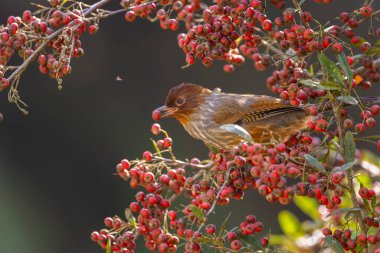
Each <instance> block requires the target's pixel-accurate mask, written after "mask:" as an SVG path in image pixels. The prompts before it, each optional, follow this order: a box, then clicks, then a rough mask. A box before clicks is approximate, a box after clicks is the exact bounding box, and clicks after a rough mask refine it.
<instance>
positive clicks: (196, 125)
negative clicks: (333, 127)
mask: <svg viewBox="0 0 380 253" xmlns="http://www.w3.org/2000/svg"><path fill="white" fill-rule="evenodd" d="M330 107H331V106H330ZM308 108H309V106H293V105H290V104H289V103H288V102H286V101H284V100H282V99H279V98H275V97H271V96H267V95H254V94H233V93H223V92H218V91H211V90H210V89H207V88H205V87H203V86H201V85H198V84H193V83H181V84H179V85H177V86H174V87H173V88H171V89H170V91H169V93H168V95H167V97H166V101H165V105H164V106H161V107H159V108H157V109H155V110H154V111H153V113H152V118H153V119H154V120H160V119H162V118H168V117H172V118H175V119H176V120H177V121H178V122H179V123H180V124H181V125H182V126H183V127H184V129H185V130H186V131H187V132H188V133H189V134H190V135H191V136H192V137H193V138H195V139H199V140H202V141H203V142H204V143H205V144H206V146H208V147H212V148H216V149H232V148H233V147H235V146H237V145H238V144H239V143H241V141H242V140H244V138H242V136H247V135H248V136H249V137H248V138H250V140H252V141H253V142H256V143H271V142H285V141H287V140H288V139H289V138H290V137H292V136H294V135H296V134H297V133H298V132H299V131H300V130H302V129H305V128H307V123H308V122H309V121H310V120H312V119H313V117H315V116H313V115H312V114H311V113H310V110H309V109H308ZM245 139H246V138H245Z"/></svg>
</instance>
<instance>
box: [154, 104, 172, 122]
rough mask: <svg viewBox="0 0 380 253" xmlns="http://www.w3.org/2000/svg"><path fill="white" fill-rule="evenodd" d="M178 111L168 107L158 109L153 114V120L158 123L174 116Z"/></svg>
mask: <svg viewBox="0 0 380 253" xmlns="http://www.w3.org/2000/svg"><path fill="white" fill-rule="evenodd" d="M177 111H178V108H176V107H167V106H166V105H164V106H161V107H158V108H157V109H155V110H154V111H153V112H152V118H153V120H155V121H157V120H160V119H162V118H167V117H170V116H172V115H173V114H174V113H176V112H177Z"/></svg>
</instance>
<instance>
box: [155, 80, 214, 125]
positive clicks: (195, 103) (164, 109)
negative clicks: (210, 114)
mask: <svg viewBox="0 0 380 253" xmlns="http://www.w3.org/2000/svg"><path fill="white" fill-rule="evenodd" d="M211 93H212V92H211V91H210V90H209V89H206V88H204V87H202V86H200V85H197V84H192V83H182V84H179V85H177V86H175V87H173V88H172V89H171V90H170V91H169V93H168V95H167V97H166V102H165V105H164V106H161V107H159V108H157V109H155V110H154V111H153V114H152V118H153V119H154V120H159V119H161V118H167V117H174V118H176V119H177V120H178V121H179V122H180V123H181V124H186V123H187V121H188V120H189V116H190V115H191V114H192V113H194V112H195V111H196V110H197V109H198V107H199V106H200V105H201V104H202V103H203V102H204V100H205V99H206V98H207V96H209V95H210V94H211Z"/></svg>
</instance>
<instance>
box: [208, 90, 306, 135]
mask: <svg viewBox="0 0 380 253" xmlns="http://www.w3.org/2000/svg"><path fill="white" fill-rule="evenodd" d="M236 101H239V99H237V100H236ZM214 119H215V121H216V122H217V123H219V124H236V125H239V126H241V127H243V128H244V129H246V130H247V131H248V132H249V133H250V134H251V135H252V138H253V139H254V140H255V141H266V140H267V141H269V139H272V138H273V137H274V138H276V139H280V140H284V139H286V138H288V137H289V136H291V135H294V134H295V133H296V132H297V131H298V130H299V129H302V128H304V127H305V126H306V122H307V120H308V117H306V112H305V110H304V109H302V108H300V107H296V106H292V105H289V104H288V103H286V102H284V101H283V100H280V99H277V98H274V97H269V96H254V95H252V96H244V97H242V98H241V99H240V102H236V103H234V104H232V105H230V106H228V107H226V108H224V110H220V111H219V113H218V114H216V115H215V117H214Z"/></svg>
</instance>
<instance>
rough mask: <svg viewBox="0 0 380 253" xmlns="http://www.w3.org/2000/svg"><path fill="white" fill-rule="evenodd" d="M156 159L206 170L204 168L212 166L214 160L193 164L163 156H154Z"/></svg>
mask: <svg viewBox="0 0 380 253" xmlns="http://www.w3.org/2000/svg"><path fill="white" fill-rule="evenodd" d="M154 158H155V159H156V160H159V161H163V162H166V163H170V164H172V165H183V166H190V167H193V168H196V169H202V170H206V169H210V168H211V167H212V166H214V162H213V161H211V162H209V163H207V164H204V165H202V164H195V163H190V162H184V161H180V160H173V159H168V158H164V157H159V156H157V157H154Z"/></svg>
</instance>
